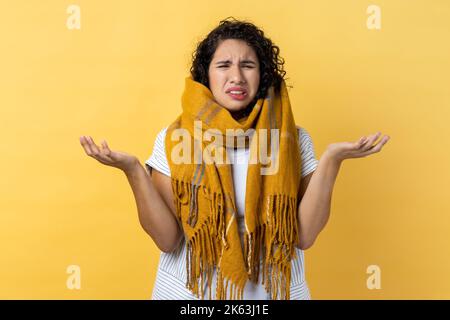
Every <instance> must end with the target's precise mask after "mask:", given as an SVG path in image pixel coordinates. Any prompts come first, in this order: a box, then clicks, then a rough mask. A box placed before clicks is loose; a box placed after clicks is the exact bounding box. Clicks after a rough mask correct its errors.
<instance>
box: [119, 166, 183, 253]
mask: <svg viewBox="0 0 450 320" xmlns="http://www.w3.org/2000/svg"><path fill="white" fill-rule="evenodd" d="M125 175H126V177H127V179H128V182H129V183H130V186H131V189H132V190H133V194H134V198H135V200H136V206H137V210H138V215H139V221H140V223H141V226H142V228H143V229H144V230H145V231H146V232H147V233H148V234H149V235H150V236H151V237H152V239H153V241H154V242H155V244H156V245H157V246H158V248H159V249H160V250H161V251H164V252H172V251H173V250H175V249H176V248H177V247H178V245H179V244H180V241H181V239H182V236H183V232H182V229H181V226H180V224H179V222H178V219H177V218H176V215H175V207H174V204H173V195H172V189H171V182H170V178H169V177H167V176H165V175H163V174H161V173H159V172H158V171H156V170H153V175H150V174H149V172H148V171H147V170H146V169H144V167H143V166H142V165H141V164H140V163H139V161H136V164H135V166H134V167H132V169H130V170H128V171H125ZM171 200H172V201H171Z"/></svg>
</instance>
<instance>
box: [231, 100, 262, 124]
mask: <svg viewBox="0 0 450 320" xmlns="http://www.w3.org/2000/svg"><path fill="white" fill-rule="evenodd" d="M255 103H256V100H253V101H252V102H250V103H249V104H248V105H247V106H246V107H245V108H244V109H241V110H238V111H234V112H231V116H232V117H233V119H234V120H236V121H239V120H242V119H244V118H246V117H247V116H248V115H249V114H250V113H251V112H252V110H253V107H254V106H255Z"/></svg>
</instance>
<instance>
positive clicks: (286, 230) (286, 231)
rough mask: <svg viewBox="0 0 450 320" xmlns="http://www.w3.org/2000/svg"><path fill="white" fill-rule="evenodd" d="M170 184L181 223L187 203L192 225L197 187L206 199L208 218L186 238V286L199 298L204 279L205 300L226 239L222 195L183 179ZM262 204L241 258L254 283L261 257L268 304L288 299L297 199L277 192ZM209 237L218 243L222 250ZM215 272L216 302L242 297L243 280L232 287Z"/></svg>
mask: <svg viewBox="0 0 450 320" xmlns="http://www.w3.org/2000/svg"><path fill="white" fill-rule="evenodd" d="M172 181H173V182H172V186H173V190H174V198H175V204H176V208H177V214H178V218H180V219H181V207H182V206H183V205H189V206H190V207H189V208H190V209H189V217H188V221H191V222H193V221H195V223H197V212H198V210H196V208H197V206H198V198H197V196H198V192H199V189H200V188H202V191H203V192H204V194H205V196H206V197H207V198H208V199H209V200H210V201H209V202H210V212H211V215H210V216H209V219H208V220H206V221H203V222H202V225H201V226H196V229H197V230H195V233H194V234H193V235H192V237H191V238H190V239H187V243H186V245H187V250H186V270H187V283H186V288H188V289H189V290H190V291H191V292H193V293H194V294H195V295H196V296H197V297H200V298H201V299H204V281H205V278H206V280H207V284H208V290H209V297H211V296H212V295H211V290H212V288H211V287H212V274H213V271H214V268H215V267H216V266H218V263H219V261H220V258H221V256H219V254H218V250H221V249H222V248H227V247H228V244H227V241H226V237H225V235H226V226H225V205H224V196H223V195H222V194H220V193H216V192H212V191H211V190H209V189H208V188H207V187H205V186H196V185H192V184H191V183H190V182H185V181H178V180H172ZM191 201H194V202H195V203H191ZM266 205H267V208H265V209H266V210H267V211H266V212H267V221H266V222H265V223H264V224H261V225H259V226H258V227H257V228H256V229H255V230H254V231H253V232H251V233H246V234H245V241H244V257H246V267H247V275H248V277H249V279H250V280H251V281H253V282H255V283H258V281H259V274H260V259H261V257H264V263H263V270H262V271H263V272H262V281H261V283H262V284H264V287H265V289H266V291H267V292H268V293H269V294H270V295H271V299H272V300H276V299H286V300H289V299H290V280H291V260H292V259H294V258H295V257H296V252H295V243H296V241H297V239H298V207H297V198H296V197H292V196H288V195H281V194H277V195H269V196H267V197H266ZM197 209H198V208H197ZM180 221H181V220H180ZM194 226H195V224H194ZM214 239H215V240H219V241H222V248H221V247H219V246H218V245H217V242H216V241H214ZM217 271H218V272H217V284H216V299H217V300H223V299H225V300H226V299H228V296H229V298H231V299H242V298H243V291H244V287H245V280H246V279H245V278H243V281H240V282H239V283H236V281H233V280H232V279H229V278H226V277H224V276H223V275H222V272H221V270H220V268H217ZM229 286H230V288H228V287H229ZM228 289H230V290H228Z"/></svg>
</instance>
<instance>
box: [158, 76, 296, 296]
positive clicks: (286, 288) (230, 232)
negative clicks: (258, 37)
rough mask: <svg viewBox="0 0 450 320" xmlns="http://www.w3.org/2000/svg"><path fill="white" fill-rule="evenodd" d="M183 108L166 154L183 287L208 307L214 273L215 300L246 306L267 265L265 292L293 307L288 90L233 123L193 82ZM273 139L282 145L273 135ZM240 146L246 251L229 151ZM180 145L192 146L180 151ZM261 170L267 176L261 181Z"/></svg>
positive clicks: (292, 149) (272, 93) (292, 142)
mask: <svg viewBox="0 0 450 320" xmlns="http://www.w3.org/2000/svg"><path fill="white" fill-rule="evenodd" d="M182 107H183V112H182V114H181V115H180V116H179V117H178V118H177V119H176V120H175V121H174V122H173V123H172V124H171V125H170V126H169V128H168V130H167V135H166V140H165V146H166V154H167V158H168V162H169V166H170V172H171V179H172V189H173V193H174V199H175V206H176V210H177V215H178V218H179V219H180V221H181V223H182V226H183V231H184V234H185V239H186V246H187V250H186V268H187V284H186V287H187V288H188V289H189V290H190V291H191V292H193V293H194V294H195V295H197V297H198V296H199V295H200V296H201V299H203V297H204V290H203V288H204V281H205V277H206V279H207V281H208V287H209V296H210V297H211V281H212V273H213V270H214V268H216V270H217V285H216V299H242V298H243V290H244V287H245V284H246V281H247V280H251V281H254V282H255V283H258V276H259V267H260V258H261V257H262V258H263V264H262V265H263V279H262V283H264V285H265V289H266V291H267V292H268V293H269V294H270V295H271V297H272V299H277V298H279V299H290V279H291V260H292V259H294V258H295V243H296V242H297V239H298V204H299V199H298V191H299V186H300V171H299V168H300V160H301V158H300V152H299V148H298V142H297V141H298V140H297V139H298V133H297V128H296V125H295V122H294V118H293V115H292V110H291V105H290V102H289V97H288V93H287V89H286V84H285V82H284V81H283V82H282V84H281V87H280V90H279V92H277V91H276V90H274V88H273V87H271V88H269V90H268V94H267V96H266V98H265V99H262V98H261V99H258V101H257V102H256V104H255V106H254V107H253V110H252V111H251V113H250V114H249V115H248V116H247V117H246V118H244V119H242V120H239V121H236V120H235V119H234V118H233V117H232V116H231V114H230V112H229V111H228V110H227V109H225V108H224V107H222V106H221V105H219V104H218V103H217V102H215V101H214V97H213V95H212V93H211V91H210V90H209V89H208V88H207V87H206V86H204V85H202V84H201V83H199V82H196V81H194V80H193V79H192V78H191V77H188V78H186V81H185V90H184V93H183V96H182ZM208 129H209V130H208ZM212 129H213V130H215V131H214V132H215V134H214V136H213V138H209V140H210V141H208V137H211V134H210V135H207V132H206V131H207V130H208V132H211V130H212ZM227 129H232V130H233V132H231V133H230V131H229V130H228V131H227ZM237 129H241V131H239V130H237ZM249 129H255V131H254V134H253V135H251V134H250V136H251V138H245V135H244V133H245V132H247V133H249V132H251V130H250V131H247V130H249ZM262 129H266V133H267V134H266V133H265V131H264V130H262ZM271 129H278V130H274V131H271ZM275 131H277V132H278V133H279V135H278V136H279V138H276V134H275V135H271V134H270V133H271V132H275ZM172 134H173V137H172ZM219 134H220V135H219ZM262 137H265V138H262ZM274 137H275V138H274ZM218 138H223V139H222V142H223V145H222V146H220V143H219V144H213V142H216V143H217V142H218V141H219V140H221V139H218ZM239 139H243V140H245V142H246V143H244V146H242V145H241V146H237V147H245V146H250V161H249V164H248V173H247V186H246V197H245V226H246V231H245V235H244V240H243V241H244V248H242V246H241V239H240V236H239V231H238V223H237V217H236V215H237V210H236V205H235V194H234V188H233V178H232V173H231V167H230V161H229V158H228V155H227V151H226V149H225V147H231V148H232V147H233V146H234V147H236V144H237V143H238V141H239ZM265 139H266V140H265ZM183 141H184V143H187V144H184V145H183V144H182V143H183ZM241 141H242V140H241ZM277 144H278V145H279V146H278V148H275V147H276V146H277ZM182 146H183V147H182ZM186 146H190V148H186ZM212 146H215V147H212ZM264 147H266V150H267V152H266V153H265V154H267V155H268V156H269V160H270V159H271V162H270V163H267V158H266V161H265V162H264V163H261V162H262V161H264V160H263V159H262V158H261V157H260V156H259V153H260V152H263V151H261V150H264V149H262V148H264ZM271 148H272V149H271ZM275 149H276V150H275ZM200 150H201V151H200ZM213 150H214V151H213ZM271 150H272V151H271ZM273 150H275V151H273ZM217 155H221V156H223V161H222V162H219V161H218V160H217V159H220V158H214V157H215V156H217ZM270 156H272V158H270ZM252 157H256V158H252ZM199 159H200V160H199ZM211 159H213V160H215V162H212V161H211ZM251 159H257V161H252V160H251ZM264 169H267V171H266V172H265V173H264V174H262V172H263V171H262V170H264ZM260 255H262V256H260ZM228 285H230V288H228Z"/></svg>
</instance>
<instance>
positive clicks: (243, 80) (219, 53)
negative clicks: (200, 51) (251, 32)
mask: <svg viewBox="0 0 450 320" xmlns="http://www.w3.org/2000/svg"><path fill="white" fill-rule="evenodd" d="M208 77H209V88H210V90H211V92H212V94H213V95H214V98H215V100H216V102H217V103H218V104H220V105H222V106H223V107H225V108H227V109H228V110H229V111H230V112H231V113H232V114H233V113H236V112H238V111H241V110H243V109H245V108H246V107H247V106H248V105H249V104H250V102H252V100H253V99H254V98H255V96H256V94H257V92H258V87H259V78H260V74H259V61H258V57H257V55H256V53H255V51H254V50H253V48H251V47H250V46H249V45H247V43H246V42H245V41H242V40H236V39H227V40H224V41H222V42H221V43H220V44H219V45H218V46H217V49H216V51H215V52H214V56H213V58H212V60H211V63H210V65H209V70H208Z"/></svg>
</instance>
